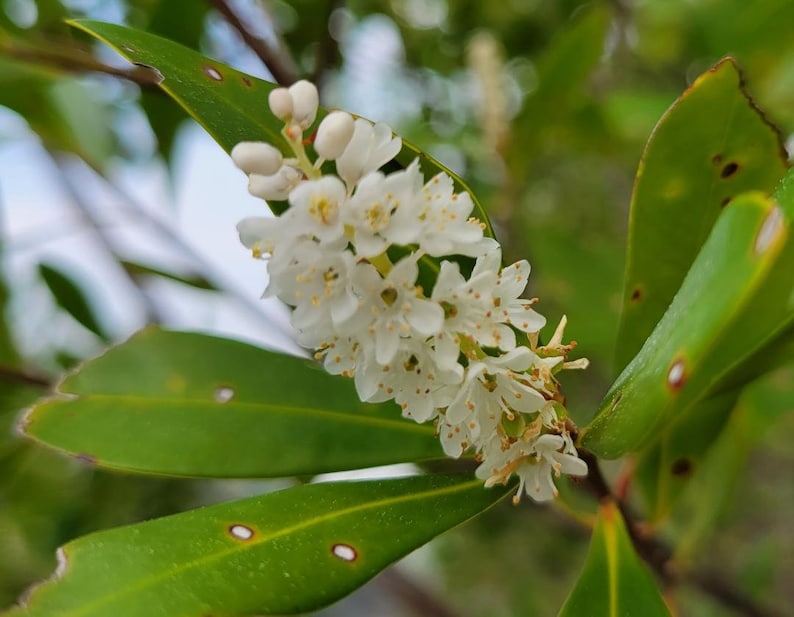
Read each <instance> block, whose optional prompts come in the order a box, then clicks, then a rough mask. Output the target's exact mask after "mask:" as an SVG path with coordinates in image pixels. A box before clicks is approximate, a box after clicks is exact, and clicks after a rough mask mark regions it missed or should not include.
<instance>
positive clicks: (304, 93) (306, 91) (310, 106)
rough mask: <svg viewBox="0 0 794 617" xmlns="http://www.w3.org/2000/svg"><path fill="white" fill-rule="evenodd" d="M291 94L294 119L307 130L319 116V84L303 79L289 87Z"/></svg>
mask: <svg viewBox="0 0 794 617" xmlns="http://www.w3.org/2000/svg"><path fill="white" fill-rule="evenodd" d="M289 94H290V96H291V97H292V119H293V120H294V121H295V122H297V123H298V125H300V127H301V128H302V129H304V130H306V129H307V128H309V127H310V126H311V125H312V123H313V122H314V119H315V118H316V117H317V108H318V107H319V105H320V95H319V94H318V93H317V86H315V85H314V84H313V83H311V82H310V81H306V80H304V79H302V80H300V81H296V82H295V83H294V84H292V85H291V86H290V87H289Z"/></svg>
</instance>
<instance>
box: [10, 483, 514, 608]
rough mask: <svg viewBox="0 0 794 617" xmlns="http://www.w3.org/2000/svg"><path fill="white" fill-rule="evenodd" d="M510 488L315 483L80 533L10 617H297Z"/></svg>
mask: <svg viewBox="0 0 794 617" xmlns="http://www.w3.org/2000/svg"><path fill="white" fill-rule="evenodd" d="M505 494H506V492H505V490H504V489H499V490H497V489H484V488H483V486H482V482H480V481H478V480H470V479H469V478H466V477H460V476H416V477H410V478H402V479H396V480H379V481H368V482H339V483H328V484H313V485H306V486H300V487H297V488H291V489H287V490H284V491H280V492H278V493H271V494H269V495H265V496H260V497H254V498H252V499H245V500H241V501H237V502H231V503H225V504H221V505H217V506H212V507H208V508H202V509H200V510H193V511H191V512H185V513H183V514H177V515H175V516H169V517H165V518H161V519H157V520H154V521H149V522H146V523H140V524H137V525H132V526H129V527H122V528H118V529H112V530H110V531H103V532H99V533H95V534H92V535H89V536H86V537H84V538H82V539H78V540H76V541H74V542H71V543H70V544H67V545H66V546H64V547H63V548H62V549H61V551H60V557H61V567H60V569H59V572H58V576H57V577H56V579H55V580H53V581H51V582H46V583H44V584H43V585H41V586H40V587H38V588H37V589H36V590H35V591H34V592H33V594H32V595H31V596H30V598H29V600H28V601H27V603H26V604H25V606H24V607H23V608H18V609H15V610H11V611H10V612H9V613H5V615H6V617H22V616H26V617H39V616H40V617H53V616H55V615H58V616H59V617H107V616H109V615H113V617H174V616H176V615H179V616H181V617H204V616H206V615H209V614H212V615H224V616H225V617H232V616H237V615H240V616H242V615H255V614H256V615H259V614H263V613H266V614H269V615H270V614H285V613H288V614H293V613H299V612H303V611H308V610H312V609H316V608H319V607H321V606H324V605H327V604H330V603H331V602H334V601H335V600H337V599H339V598H341V597H343V596H345V595H347V594H348V593H350V592H351V591H353V590H354V589H355V588H357V587H359V586H360V585H362V584H363V583H364V582H366V581H367V580H369V579H370V578H372V577H373V576H374V575H375V574H377V573H378V572H379V571H380V570H382V569H383V568H385V567H386V566H388V565H389V564H391V563H393V562H394V561H396V560H397V559H399V558H401V557H403V556H404V555H407V554H408V553H410V552H411V551H413V550H414V549H416V548H418V547H419V546H422V545H423V544H425V543H426V542H428V541H429V540H431V539H432V538H434V537H435V536H437V535H438V534H440V533H442V532H444V531H446V530H447V529H450V528H451V527H454V526H455V525H458V524H460V523H462V522H464V521H466V520H467V519H469V518H471V517H473V516H475V515H477V514H479V513H480V512H482V511H483V510H485V509H487V508H488V507H490V506H491V505H493V504H494V503H496V502H497V501H498V500H499V499H501V498H502V497H503V496H504V495H505Z"/></svg>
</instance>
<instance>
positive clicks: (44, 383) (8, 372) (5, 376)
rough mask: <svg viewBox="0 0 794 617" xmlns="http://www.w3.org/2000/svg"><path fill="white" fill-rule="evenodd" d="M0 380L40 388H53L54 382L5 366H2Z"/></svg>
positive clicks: (0, 367)
mask: <svg viewBox="0 0 794 617" xmlns="http://www.w3.org/2000/svg"><path fill="white" fill-rule="evenodd" d="M0 380H2V381H12V382H15V383H21V384H25V385H28V386H38V387H41V388H49V387H51V386H52V382H51V381H50V380H49V379H48V378H47V377H44V376H43V375H34V374H33V373H28V372H26V371H21V370H19V369H16V368H13V367H11V366H3V365H0Z"/></svg>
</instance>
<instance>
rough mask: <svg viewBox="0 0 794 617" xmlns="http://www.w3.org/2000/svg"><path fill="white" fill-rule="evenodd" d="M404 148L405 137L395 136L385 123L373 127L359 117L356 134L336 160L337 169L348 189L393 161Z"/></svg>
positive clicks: (354, 132) (354, 129) (355, 126)
mask: <svg viewBox="0 0 794 617" xmlns="http://www.w3.org/2000/svg"><path fill="white" fill-rule="evenodd" d="M400 148H402V139H400V138H399V137H394V136H393V135H392V132H391V129H390V128H389V127H388V126H386V125H385V124H381V123H378V124H376V125H375V126H373V125H372V124H371V123H370V122H368V121H367V120H364V119H363V118H357V119H356V121H355V123H354V127H353V137H352V138H351V139H350V143H348V144H347V147H346V148H345V150H344V152H342V155H341V156H340V157H339V158H338V159H337V160H336V171H337V173H338V174H339V177H340V178H342V180H344V181H345V182H346V183H347V186H348V188H349V189H351V190H352V188H353V186H355V184H356V183H357V182H358V181H359V180H360V179H361V178H362V177H364V176H366V175H367V174H368V173H371V172H373V171H376V170H378V169H380V168H381V167H383V166H384V165H385V164H386V163H388V162H389V161H390V160H392V159H393V158H394V157H395V156H397V153H398V152H399V151H400Z"/></svg>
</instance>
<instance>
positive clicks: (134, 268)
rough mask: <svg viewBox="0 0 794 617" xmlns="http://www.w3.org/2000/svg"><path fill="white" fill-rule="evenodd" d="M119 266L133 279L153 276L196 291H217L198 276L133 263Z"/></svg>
mask: <svg viewBox="0 0 794 617" xmlns="http://www.w3.org/2000/svg"><path fill="white" fill-rule="evenodd" d="M119 265H120V266H121V267H122V268H124V270H126V271H127V274H129V275H130V276H132V277H135V278H138V277H141V276H144V277H145V276H154V277H159V278H164V279H169V280H172V281H176V282H177V283H182V284H183V285H188V286H189V287H195V288H197V289H204V290H207V291H216V290H217V287H215V285H213V284H212V283H211V282H210V281H208V280H207V279H206V278H204V277H203V276H201V275H200V274H193V275H181V274H176V273H175V272H170V271H166V270H162V269H160V268H154V267H152V266H147V265H146V264H142V263H139V262H135V261H120V262H119Z"/></svg>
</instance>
